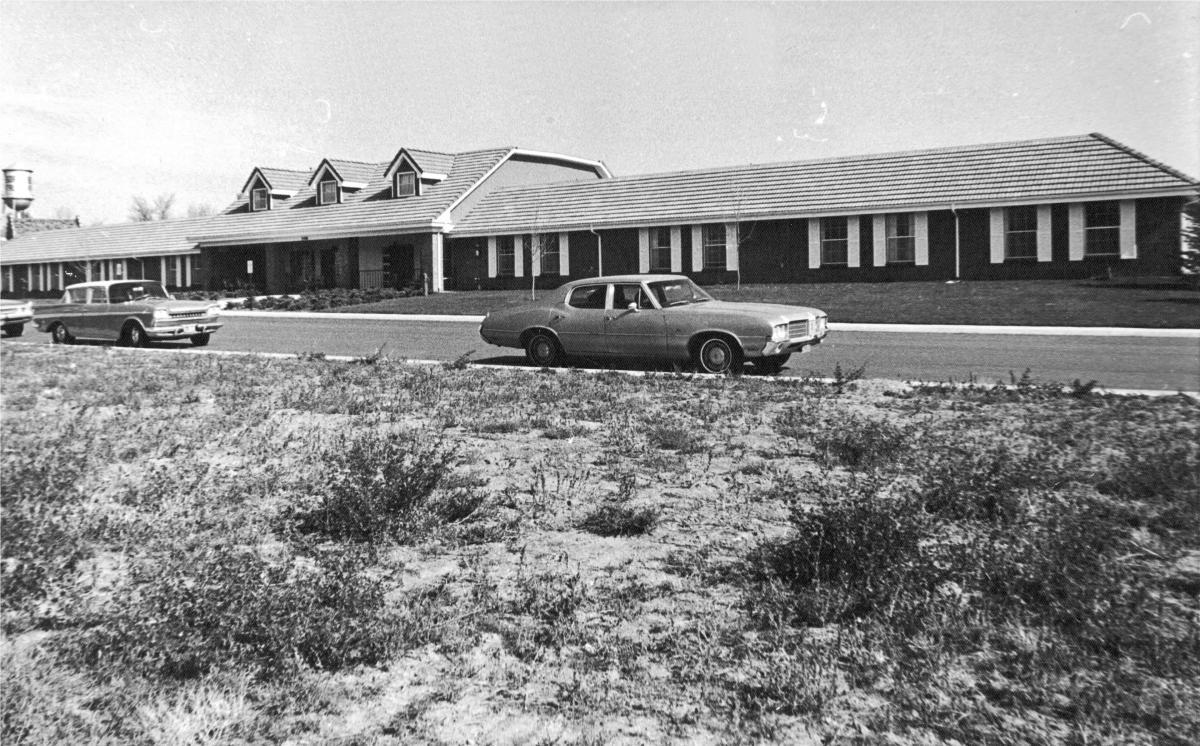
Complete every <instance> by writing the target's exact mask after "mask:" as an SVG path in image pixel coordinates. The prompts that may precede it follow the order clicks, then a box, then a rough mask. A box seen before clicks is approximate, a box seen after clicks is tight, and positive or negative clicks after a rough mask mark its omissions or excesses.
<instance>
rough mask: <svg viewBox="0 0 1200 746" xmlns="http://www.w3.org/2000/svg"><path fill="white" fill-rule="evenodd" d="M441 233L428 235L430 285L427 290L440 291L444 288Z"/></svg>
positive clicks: (444, 266)
mask: <svg viewBox="0 0 1200 746" xmlns="http://www.w3.org/2000/svg"><path fill="white" fill-rule="evenodd" d="M442 248H443V242H442V234H441V233H434V234H433V235H431V236H430V237H429V251H430V257H429V258H430V262H429V263H430V265H431V266H430V268H429V274H430V278H429V280H430V285H431V287H430V288H429V292H431V293H440V292H442V291H443V290H445V289H446V277H445V275H446V257H445V255H444V254H443V253H442Z"/></svg>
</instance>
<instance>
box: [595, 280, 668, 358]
mask: <svg viewBox="0 0 1200 746" xmlns="http://www.w3.org/2000/svg"><path fill="white" fill-rule="evenodd" d="M631 306H632V308H631ZM604 335H605V345H606V346H607V350H608V353H609V354H611V355H620V356H622V357H638V358H653V357H662V355H663V353H664V352H665V350H666V349H667V321H666V318H665V315H664V313H663V312H662V311H661V310H659V309H657V308H655V307H654V303H653V302H652V301H651V300H650V295H649V293H647V292H646V290H645V288H643V287H642V286H641V285H640V284H638V283H619V284H616V285H613V294H612V304H611V307H610V308H609V310H608V312H607V313H606V315H605V329H604Z"/></svg>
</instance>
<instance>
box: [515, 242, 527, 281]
mask: <svg viewBox="0 0 1200 746" xmlns="http://www.w3.org/2000/svg"><path fill="white" fill-rule="evenodd" d="M524 276H525V237H524V236H513V277H524Z"/></svg>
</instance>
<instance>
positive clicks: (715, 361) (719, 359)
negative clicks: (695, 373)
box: [704, 342, 729, 371]
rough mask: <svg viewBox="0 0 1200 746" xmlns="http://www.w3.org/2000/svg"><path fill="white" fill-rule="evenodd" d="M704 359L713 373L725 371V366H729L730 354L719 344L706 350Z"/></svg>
mask: <svg viewBox="0 0 1200 746" xmlns="http://www.w3.org/2000/svg"><path fill="white" fill-rule="evenodd" d="M704 359H705V363H706V364H707V367H708V369H709V370H712V371H718V370H724V369H725V366H726V365H728V364H729V354H728V352H727V351H726V349H725V346H724V345H722V344H720V343H718V342H714V343H710V344H709V346H708V348H707V349H706V350H705V355H704Z"/></svg>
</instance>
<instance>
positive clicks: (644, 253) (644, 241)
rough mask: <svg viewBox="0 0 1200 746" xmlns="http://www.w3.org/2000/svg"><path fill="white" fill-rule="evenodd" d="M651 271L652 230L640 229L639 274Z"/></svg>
mask: <svg viewBox="0 0 1200 746" xmlns="http://www.w3.org/2000/svg"><path fill="white" fill-rule="evenodd" d="M649 271H650V229H649V228H638V272H641V273H642V274H646V273H647V272H649Z"/></svg>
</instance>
